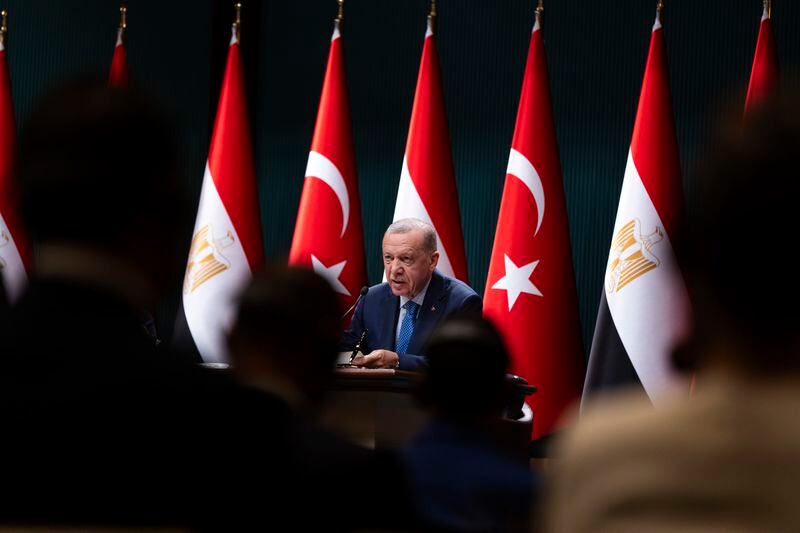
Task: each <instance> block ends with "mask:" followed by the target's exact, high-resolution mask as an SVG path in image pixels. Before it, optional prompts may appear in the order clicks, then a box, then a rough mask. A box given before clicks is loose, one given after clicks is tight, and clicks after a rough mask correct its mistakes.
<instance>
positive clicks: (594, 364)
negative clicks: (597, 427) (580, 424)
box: [581, 291, 646, 404]
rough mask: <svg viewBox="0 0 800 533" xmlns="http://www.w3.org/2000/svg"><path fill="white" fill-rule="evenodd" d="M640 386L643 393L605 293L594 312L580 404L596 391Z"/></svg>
mask: <svg viewBox="0 0 800 533" xmlns="http://www.w3.org/2000/svg"><path fill="white" fill-rule="evenodd" d="M631 386H634V387H635V388H639V389H641V391H642V394H644V395H645V396H646V393H645V390H644V387H643V386H642V382H641V380H640V379H639V375H638V374H637V373H636V369H634V368H633V363H631V359H630V357H629V356H628V352H627V351H625V346H623V344H622V340H621V339H620V337H619V333H618V332H617V327H616V325H615V324H614V318H613V317H612V316H611V311H610V310H609V309H608V301H607V300H606V293H605V291H603V295H602V297H601V298H600V309H599V310H598V312H597V324H596V325H595V329H594V338H593V339H592V350H591V352H590V353H589V365H588V368H587V370H586V381H585V382H584V385H583V398H582V400H581V403H582V404H585V403H586V401H587V400H589V399H590V398H591V397H592V396H594V395H596V394H597V393H598V392H608V391H610V390H614V389H618V388H621V387H629V388H630V387H631Z"/></svg>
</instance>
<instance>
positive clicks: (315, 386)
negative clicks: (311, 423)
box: [230, 266, 341, 400]
mask: <svg viewBox="0 0 800 533" xmlns="http://www.w3.org/2000/svg"><path fill="white" fill-rule="evenodd" d="M340 313H341V310H340V303H339V297H338V296H337V295H336V293H335V292H334V290H333V289H332V288H331V286H330V284H329V283H328V282H327V281H326V280H325V279H324V278H322V277H320V276H319V275H317V274H315V273H314V272H313V271H311V270H307V269H303V268H292V267H286V266H271V267H268V268H266V269H265V270H263V271H262V272H259V273H257V274H256V275H255V276H254V277H253V280H252V282H251V283H250V284H249V286H248V287H247V288H246V289H245V290H244V292H243V293H242V295H241V298H240V301H239V311H238V316H237V319H236V322H235V324H234V327H233V330H232V332H231V335H230V357H231V362H232V364H233V366H234V369H235V371H236V372H237V373H238V374H239V376H240V377H241V378H242V379H243V380H244V381H248V382H257V381H258V380H259V378H261V377H264V374H265V373H266V374H268V375H267V377H269V375H270V374H276V373H277V374H280V377H281V378H282V379H287V380H290V381H291V382H293V383H294V385H295V386H296V387H297V388H299V389H300V390H301V391H302V392H303V394H304V395H305V396H306V397H307V398H308V399H310V400H316V399H318V398H319V397H320V396H321V395H322V394H323V393H324V392H325V391H326V390H327V388H328V386H329V385H330V382H331V380H332V378H333V369H334V366H335V364H336V357H337V354H338V350H337V344H338V341H339V336H340V334H341V315H340Z"/></svg>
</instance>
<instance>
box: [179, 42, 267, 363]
mask: <svg viewBox="0 0 800 533" xmlns="http://www.w3.org/2000/svg"><path fill="white" fill-rule="evenodd" d="M236 35H237V34H236V30H234V32H233V37H232V39H231V44H230V48H229V50H228V59H227V66H226V68H225V76H224V79H223V82H222V90H221V93H220V98H219V104H218V107H217V115H216V119H215V121H214V131H213V134H212V137H211V147H210V149H209V153H208V163H207V165H206V170H205V175H204V177H203V185H202V189H201V193H200V202H199V206H198V209H197V218H196V222H195V226H194V232H193V237H192V242H191V248H190V251H189V258H188V261H187V265H186V273H185V277H184V282H183V298H182V305H183V313H184V314H185V323H186V326H187V327H188V330H189V333H190V336H191V339H192V340H193V341H194V344H195V346H196V347H197V349H198V351H199V352H200V355H201V357H202V359H203V361H205V362H225V360H226V350H225V334H226V332H227V330H228V328H229V327H230V325H231V321H232V320H233V318H234V302H233V299H234V297H235V296H236V294H237V293H238V292H239V291H240V290H241V289H242V287H243V286H244V285H245V284H246V283H247V282H248V281H249V280H250V278H251V276H252V273H253V272H254V271H255V270H257V269H258V268H260V267H261V266H262V265H263V263H264V252H263V242H262V237H261V219H260V216H259V207H258V191H257V187H256V176H255V166H254V164H253V151H252V144H251V141H250V127H249V124H248V120H247V105H246V97H245V85H244V71H243V67H242V59H241V55H240V50H239V41H238V38H237V36H236ZM180 318H181V317H179V321H178V323H179V324H180V323H181V322H182V321H181V320H180Z"/></svg>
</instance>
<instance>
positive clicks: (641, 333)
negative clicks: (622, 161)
mask: <svg viewBox="0 0 800 533" xmlns="http://www.w3.org/2000/svg"><path fill="white" fill-rule="evenodd" d="M682 197H683V194H682V184H681V171H680V160H679V157H678V143H677V137H676V134H675V122H674V119H673V115H672V100H671V96H670V91H669V73H668V68H667V54H666V49H665V44H664V30H663V28H662V26H661V18H660V13H659V14H657V15H656V21H655V24H654V26H653V31H652V35H651V40H650V50H649V53H648V56H647V66H646V68H645V73H644V81H643V82H642V91H641V94H640V96H639V107H638V110H637V113H636V123H635V125H634V128H633V137H632V139H631V147H630V152H629V154H628V163H627V168H626V170H625V178H624V180H623V183H622V191H621V192H620V199H619V208H618V210H617V217H616V221H615V223H614V232H613V237H612V240H611V247H610V251H609V258H608V264H607V267H606V272H605V283H604V291H603V294H602V298H601V303H600V310H599V313H598V318H597V325H596V327H595V335H594V339H593V342H592V350H591V353H590V356H589V368H588V371H587V375H586V382H585V384H584V399H585V398H586V397H587V396H589V395H591V394H592V393H593V392H595V391H597V390H599V389H604V388H610V387H613V386H617V385H630V384H632V383H639V384H641V386H642V387H643V389H644V391H645V392H646V393H647V395H648V397H649V398H650V399H651V400H652V401H653V402H654V403H657V402H658V401H659V399H660V398H661V397H662V396H663V393H664V392H666V391H667V390H668V389H671V388H673V387H676V386H684V385H685V384H684V383H683V382H682V380H680V379H679V376H677V375H676V373H675V371H674V370H673V368H672V365H671V363H670V354H671V351H672V349H673V348H674V347H675V346H676V344H678V343H679V342H680V341H681V340H683V337H684V335H685V334H686V328H687V325H688V321H689V311H690V308H689V300H688V295H687V292H686V286H685V284H684V281H683V277H682V275H681V272H680V270H679V268H678V265H677V262H676V259H675V252H674V249H673V244H672V243H673V239H675V238H677V236H678V235H677V231H678V224H679V219H680V216H681V212H682V204H683V200H682Z"/></svg>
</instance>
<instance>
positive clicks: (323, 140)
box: [289, 19, 367, 309]
mask: <svg viewBox="0 0 800 533" xmlns="http://www.w3.org/2000/svg"><path fill="white" fill-rule="evenodd" d="M289 264H292V265H303V266H307V267H309V268H313V269H314V271H315V272H316V273H317V274H320V275H321V276H323V277H325V278H326V279H327V280H328V281H329V282H330V283H331V285H332V286H333V288H334V290H336V292H337V293H339V296H340V297H341V301H342V305H343V309H346V308H348V307H350V306H351V305H353V303H354V302H355V300H356V298H357V297H358V292H359V289H360V288H361V287H363V286H364V285H365V284H366V282H367V271H366V262H365V259H364V233H363V228H362V224H361V205H360V202H359V199H358V179H357V177H356V158H355V149H354V147H353V133H352V127H351V124H350V106H349V104H348V99H347V81H346V78H345V68H344V55H343V54H342V36H341V32H340V19H336V22H335V26H334V29H333V37H332V38H331V47H330V51H329V53H328V66H327V69H326V70H325V81H324V82H323V84H322V96H321V98H320V102H319V110H318V112H317V124H316V126H315V128H314V138H313V139H312V141H311V151H310V152H309V154H308V164H307V165H306V174H305V181H304V183H303V193H302V195H301V197H300V208H299V209H298V212H297V223H296V224H295V228H294V238H293V239H292V248H291V250H290V252H289Z"/></svg>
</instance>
